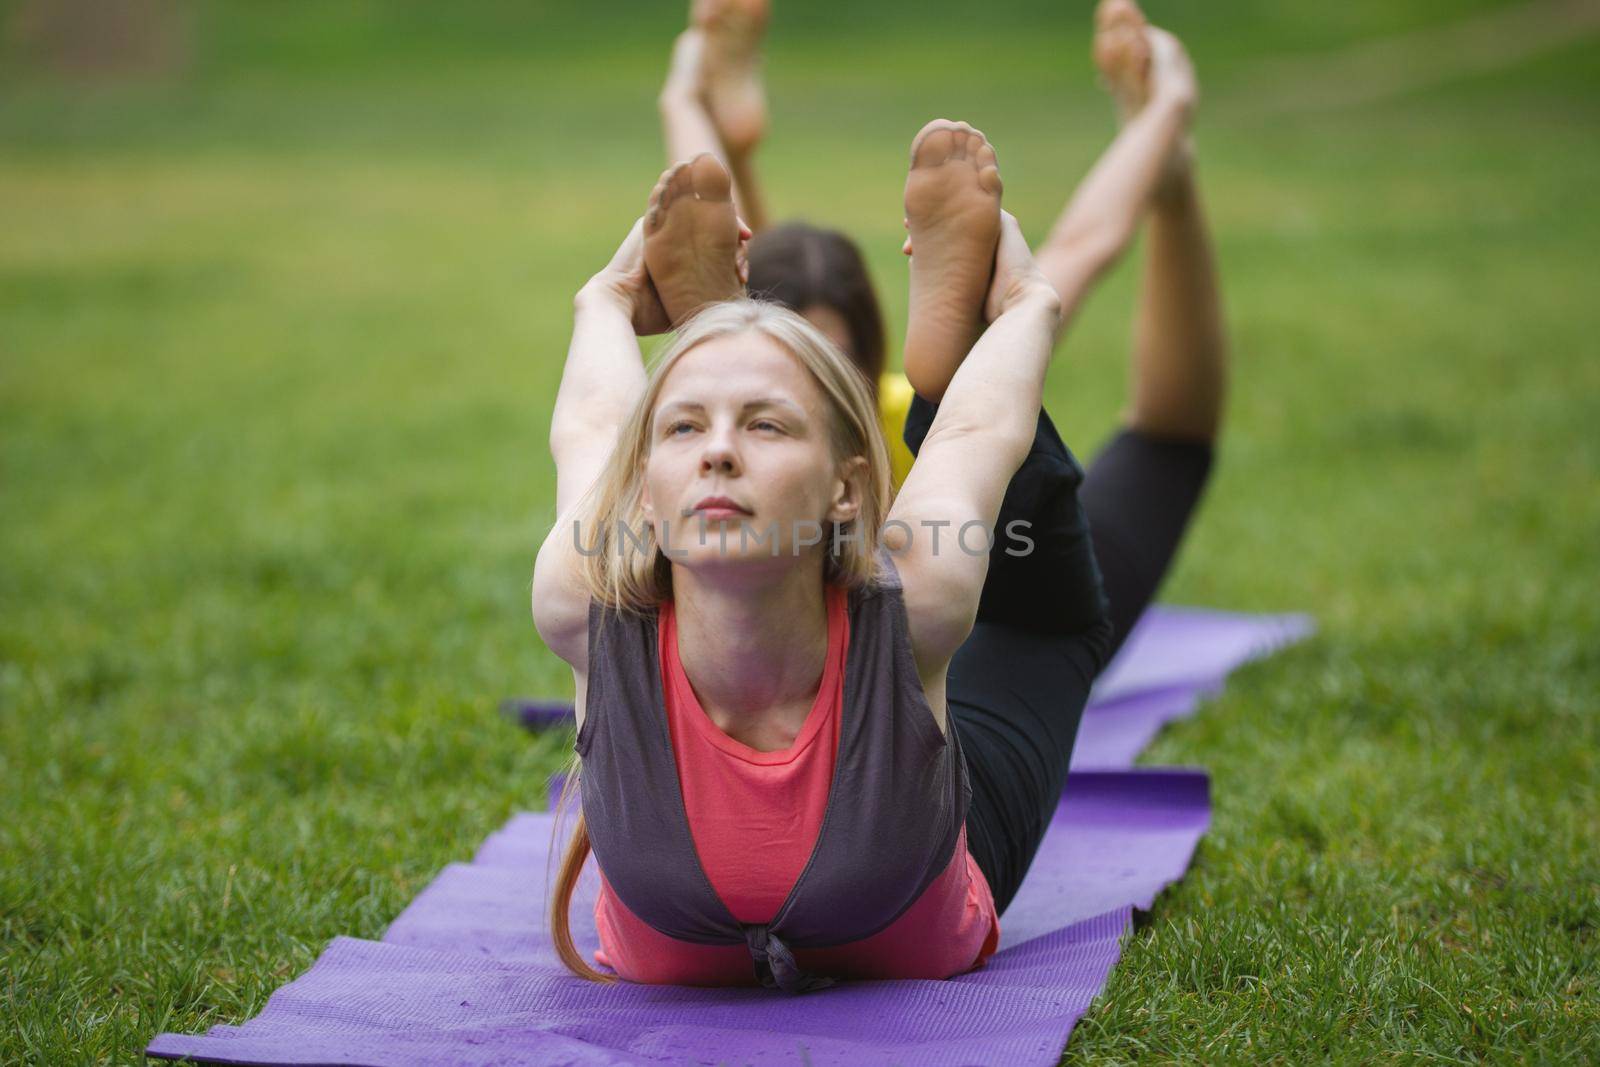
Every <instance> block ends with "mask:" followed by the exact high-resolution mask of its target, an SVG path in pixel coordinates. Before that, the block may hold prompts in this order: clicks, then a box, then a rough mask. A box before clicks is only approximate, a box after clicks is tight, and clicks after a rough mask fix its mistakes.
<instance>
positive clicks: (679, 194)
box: [644, 152, 750, 325]
mask: <svg viewBox="0 0 1600 1067" xmlns="http://www.w3.org/2000/svg"><path fill="white" fill-rule="evenodd" d="M732 188H733V183H732V179H731V178H729V176H728V171H727V169H726V168H724V167H723V165H722V164H721V163H720V162H718V161H717V157H715V156H713V155H712V154H711V153H709V152H702V153H701V154H700V155H698V156H695V157H694V158H693V159H691V160H689V161H688V162H687V163H678V164H676V165H674V166H671V167H668V168H667V169H666V171H664V172H663V173H662V175H661V180H660V181H658V182H656V187H655V188H654V189H652V190H651V191H650V207H649V210H648V211H647V212H646V213H645V217H644V262H645V267H646V269H648V270H649V272H650V280H651V281H652V282H653V283H654V284H655V287H656V292H657V293H658V294H659V295H660V297H661V306H662V307H663V308H665V309H666V312H667V316H668V317H669V318H670V319H671V320H672V323H673V325H677V324H678V323H680V322H682V321H683V320H684V319H686V318H688V317H689V316H690V315H692V314H693V313H694V312H695V311H697V310H699V309H700V308H701V307H703V306H704V305H706V304H711V303H715V302H716V301H719V300H731V299H733V298H734V297H736V296H739V295H741V294H742V293H743V292H744V278H745V277H746V276H747V271H748V269H749V268H748V267H747V266H746V265H745V263H744V261H743V258H742V257H743V251H744V241H745V240H747V239H748V238H749V235H750V234H749V231H748V230H746V229H745V228H744V226H743V224H742V223H740V221H739V217H738V215H737V214H735V213H734V210H733V193H732Z"/></svg>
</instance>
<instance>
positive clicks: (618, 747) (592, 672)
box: [575, 549, 972, 993]
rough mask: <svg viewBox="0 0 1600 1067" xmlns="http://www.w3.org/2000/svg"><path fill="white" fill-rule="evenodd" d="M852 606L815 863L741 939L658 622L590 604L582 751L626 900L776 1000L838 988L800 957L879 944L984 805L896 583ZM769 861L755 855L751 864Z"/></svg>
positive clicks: (611, 866)
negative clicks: (714, 864)
mask: <svg viewBox="0 0 1600 1067" xmlns="http://www.w3.org/2000/svg"><path fill="white" fill-rule="evenodd" d="M878 560H879V564H878V566H879V573H878V576H877V578H876V579H875V580H874V581H873V582H872V583H871V584H870V585H868V586H866V587H863V588H860V589H855V590H852V591H851V592H850V593H849V597H848V611H849V618H850V645H849V648H848V650H847V652H846V659H845V669H844V704H843V707H842V708H841V709H840V715H841V721H840V730H839V752H838V761H837V764H836V766H835V768H834V774H833V782H832V785H831V786H830V788H829V790H828V801H827V807H826V808H825V810H824V814H823V818H822V828H821V831H820V832H819V833H818V835H817V841H816V845H815V847H814V848H813V850H812V853H811V857H810V859H809V860H808V861H807V862H806V865H805V867H804V868H803V869H802V870H801V872H800V876H799V878H798V879H797V880H796V881H795V884H794V887H793V888H792V889H791V890H790V892H789V896H788V897H787V898H786V899H785V900H784V902H783V904H782V906H780V907H779V908H778V911H777V913H776V914H775V915H774V916H773V917H772V919H771V921H770V922H766V923H741V922H739V921H738V920H737V919H735V918H734V917H733V915H732V913H730V912H729V911H728V909H727V906H726V905H724V904H723V902H722V898H721V897H719V896H718V895H717V892H716V890H715V889H713V888H712V886H711V882H710V880H709V879H708V878H707V877H706V874H705V870H704V868H702V867H701V865H700V858H699V855H698V853H696V851H695V846H694V839H693V838H692V837H691V835H690V832H689V822H688V817H687V815H686V813H685V809H684V803H683V793H682V790H681V788H680V786H679V783H678V770H677V765H676V763H675V762H674V760H673V754H672V741H671V735H670V734H669V732H668V728H667V713H666V697H665V694H664V691H663V688H662V679H661V669H660V660H659V658H658V656H659V652H658V649H657V643H658V642H657V631H656V625H657V618H658V615H659V612H657V611H656V610H651V611H649V612H647V613H645V614H636V613H632V612H617V611H613V610H610V609H607V608H604V607H602V606H601V605H600V604H599V603H598V602H597V601H594V600H591V601H590V604H589V689H588V696H587V700H586V704H585V712H584V721H583V729H582V730H581V731H580V732H579V735H578V737H577V741H576V746H575V747H576V748H577V751H578V754H579V756H581V757H582V760H583V762H582V766H581V771H580V773H579V784H580V787H581V791H582V797H583V813H584V821H585V823H586V824H587V826H588V830H589V841H590V845H591V847H592V848H593V850H594V854H595V859H596V860H597V861H598V862H599V864H600V868H601V870H603V871H604V872H605V875H606V880H607V881H608V882H609V883H610V885H611V889H612V891H613V892H614V893H616V895H617V897H618V899H620V900H621V901H622V903H623V904H624V905H626V906H627V908H628V910H629V911H631V912H633V913H634V914H635V915H637V916H638V917H639V918H640V919H641V920H643V921H644V922H646V923H648V924H649V925H650V926H652V927H653V928H655V929H656V930H658V931H660V932H661V933H663V934H666V935H667V936H668V937H673V938H677V939H678V940H681V941H690V942H694V943H696V944H705V945H726V944H743V945H745V946H746V947H748V948H749V950H750V957H751V961H752V963H753V964H754V966H755V973H756V977H757V978H758V979H759V980H760V981H761V984H762V985H764V986H766V987H768V988H769V989H782V990H785V991H786V992H790V993H804V992H807V991H810V990H813V989H821V988H824V987H826V986H830V985H832V984H833V983H834V981H835V979H834V978H832V977H830V976H827V975H821V974H811V973H807V972H805V971H802V970H801V969H800V967H799V966H798V964H797V963H796V961H795V957H794V954H793V952H792V951H791V949H792V948H824V947H829V946H834V945H843V944H847V943H849V942H852V941H858V940H860V939H862V938H865V937H870V936H872V935H873V934H875V933H877V932H878V931H880V930H882V929H884V928H885V927H887V926H888V925H889V924H890V923H892V922H893V921H894V920H895V919H897V918H899V917H900V915H901V914H902V913H903V912H904V911H905V910H906V909H907V908H908V907H910V906H911V904H912V903H913V902H914V901H915V900H916V899H917V897H919V896H920V895H921V894H922V892H923V891H924V890H925V889H927V888H928V886H929V885H930V884H932V882H933V880H934V879H935V878H937V877H938V876H939V874H940V873H941V872H943V871H944V869H945V868H946V867H947V866H948V865H949V863H950V860H951V857H952V856H953V854H954V852H955V846H956V841H957V838H958V836H959V834H960V832H961V827H962V825H963V824H964V823H965V822H966V818H967V807H968V805H969V804H970V803H971V799H972V785H971V783H970V781H969V780H968V777H967V763H966V760H965V759H964V758H963V757H962V753H961V743H960V739H959V737H958V735H957V734H956V731H955V729H954V726H953V725H952V726H951V728H950V729H949V731H948V733H941V732H940V730H939V724H938V723H936V722H935V721H934V718H933V711H932V709H931V708H930V707H929V706H928V701H927V697H926V696H925V695H924V693H923V690H922V682H921V679H920V677H919V676H918V674H917V668H916V663H915V661H914V660H913V658H912V651H911V641H910V637H909V633H908V630H907V624H906V611H905V598H904V594H903V592H902V589H901V585H900V577H899V572H898V570H897V569H896V568H895V566H894V562H893V560H892V559H891V558H890V556H889V553H888V552H887V551H886V550H883V549H880V550H879V555H878ZM760 847H761V842H760V841H754V840H753V841H751V842H750V848H751V849H758V848H760Z"/></svg>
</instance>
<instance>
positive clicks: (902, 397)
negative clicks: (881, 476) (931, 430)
mask: <svg viewBox="0 0 1600 1067" xmlns="http://www.w3.org/2000/svg"><path fill="white" fill-rule="evenodd" d="M915 395H916V393H915V391H914V390H913V389H912V388H911V383H910V382H908V381H907V380H906V376H905V375H904V374H895V373H893V372H890V373H886V374H884V376H883V377H881V378H879V379H878V422H879V424H880V425H881V426H882V427H883V436H884V437H885V438H887V439H888V443H889V469H890V472H891V478H892V481H893V483H894V491H895V492H896V493H898V492H900V486H901V485H902V484H903V483H904V482H905V480H906V475H907V474H910V473H911V461H912V460H913V459H915V458H916V457H915V456H913V455H912V454H911V449H909V448H907V447H906V439H905V430H906V415H907V414H908V413H909V412H910V411H911V398H912V397H913V396H915Z"/></svg>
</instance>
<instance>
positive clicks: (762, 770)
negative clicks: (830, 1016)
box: [594, 585, 1000, 985]
mask: <svg viewBox="0 0 1600 1067" xmlns="http://www.w3.org/2000/svg"><path fill="white" fill-rule="evenodd" d="M827 608H828V653H827V659H826V661H825V663H824V666H823V671H822V685H821V687H820V689H819V690H818V692H817V699H816V701H815V703H813V704H812V707H811V711H810V713H809V715H808V716H807V718H806V721H805V725H804V726H802V727H801V730H800V733H799V735H798V736H797V737H796V738H795V741H794V744H793V745H792V746H790V747H789V748H786V749H782V750H779V751H776V752H762V751H759V750H757V749H753V748H751V747H749V746H748V745H745V744H743V743H742V742H739V741H736V740H734V739H733V738H732V737H729V736H728V735H727V734H726V733H724V732H723V731H722V730H721V729H720V728H719V727H718V726H717V725H716V724H715V723H714V722H712V721H711V719H710V717H709V716H707V715H706V713H705V710H704V709H703V708H702V707H701V706H700V701H699V699H698V698H697V697H696V696H695V693H694V689H693V687H692V686H690V684H689V679H688V677H687V676H686V675H685V674H684V671H683V663H682V661H681V660H680V658H679V656H678V629H677V617H676V615H675V614H674V612H673V606H672V604H671V603H670V602H669V603H667V604H664V605H662V607H661V611H660V616H659V622H658V634H659V638H660V639H659V641H658V647H659V649H660V654H661V678H662V682H663V685H662V690H663V692H664V695H665V697H666V709H667V724H668V729H669V732H670V734H671V738H672V750H673V756H674V759H675V761H676V763H677V769H678V782H679V785H680V786H681V788H682V791H683V803H684V808H685V810H686V813H687V815H688V820H689V828H690V833H691V836H692V837H693V838H694V845H695V851H696V852H697V853H698V855H699V857H700V863H701V866H702V867H703V868H704V869H705V872H706V877H707V878H708V879H709V880H710V881H711V885H712V888H713V889H714V890H715V891H716V893H717V896H718V897H720V898H721V900H722V902H723V904H724V905H725V906H726V907H727V908H728V910H729V911H730V912H731V913H732V914H733V916H734V918H736V919H738V920H739V921H740V922H753V923H759V922H766V921H768V920H770V919H771V918H772V917H773V916H774V915H775V914H776V913H777V911H778V908H779V907H780V906H782V904H783V902H784V900H785V898H786V897H787V896H788V895H789V891H790V889H791V888H793V886H794V884H795V881H796V880H797V879H798V878H799V877H800V872H801V871H802V869H803V868H804V867H805V865H806V862H807V860H808V859H810V857H811V853H812V850H813V848H814V847H815V845H816V842H817V836H818V834H819V833H820V832H821V829H822V816H823V811H824V810H825V808H826V807H827V802H828V791H829V788H830V786H831V784H832V781H833V773H834V761H835V758H836V756H837V754H838V749H839V723H840V709H841V705H842V701H843V697H844V667H845V654H846V652H847V650H848V648H849V642H850V619H849V614H848V612H847V610H846V594H845V592H844V590H842V589H839V588H837V587H835V586H831V585H830V586H828V587H827ZM753 842H760V844H761V847H760V848H753V847H751V846H752V843H753ZM595 924H596V926H597V927H598V930H599V934H600V948H599V950H598V951H597V952H596V953H595V956H594V958H595V961H596V962H597V963H599V964H601V965H602V966H607V967H611V968H613V969H614V970H615V971H616V972H617V974H618V975H619V976H621V977H623V978H626V979H629V980H631V981H636V982H651V983H675V984H679V985H759V984H760V983H759V982H758V981H757V980H756V978H755V976H754V974H753V973H752V971H751V967H750V952H749V950H748V949H747V948H746V947H745V946H744V945H739V944H733V945H702V944H695V943H693V942H689V941H681V940H678V939H677V938H673V937H669V936H667V935H666V934H663V933H661V932H660V931H658V930H656V929H655V928H654V927H652V926H650V925H649V924H647V923H646V922H644V921H643V920H642V919H640V918H638V917H637V916H636V915H634V914H633V913H632V912H631V911H629V910H628V908H627V907H626V905H624V904H623V903H622V902H621V901H620V900H619V899H618V898H617V897H616V895H615V894H614V893H613V892H612V890H611V886H610V884H609V883H608V882H607V881H606V879H605V874H604V872H603V871H602V872H601V875H600V895H599V899H598V900H597V901H596V902H595ZM999 941H1000V921H999V917H998V916H997V914H996V913H995V907H994V896H993V894H992V893H991V892H990V889H989V883H988V881H987V880H986V879H985V878H984V876H983V872H982V871H980V870H979V869H978V865H977V863H976V861H974V860H973V858H972V854H971V852H970V851H969V850H968V848H967V843H966V831H965V829H963V830H962V831H961V836H960V839H959V840H958V841H957V844H956V849H955V852H954V854H953V856H952V858H951V861H950V864H949V866H947V867H946V868H945V870H944V871H943V873H941V874H940V875H939V876H938V877H937V878H936V879H934V881H933V882H932V883H931V884H929V886H928V887H927V889H925V890H924V891H923V892H922V895H921V896H919V897H918V898H917V899H916V901H915V902H914V903H912V905H911V906H910V907H909V908H907V909H906V911H905V912H904V913H903V914H901V915H900V917H899V918H897V919H896V920H894V921H893V922H892V923H890V924H889V925H888V926H887V927H885V928H883V929H882V930H880V931H878V932H877V933H876V934H873V935H872V936H871V937H868V938H864V939H862V940H860V941H853V942H850V943H848V944H844V945H836V946H832V947H829V948H796V949H795V957H796V960H797V962H798V963H799V965H800V966H801V967H802V968H805V969H807V970H813V969H814V970H817V971H821V972H825V973H828V974H834V975H838V976H839V977H849V978H948V977H951V976H952V975H956V974H961V973H963V972H965V971H969V970H971V969H973V968H974V967H977V966H981V965H982V964H983V962H984V961H985V960H987V959H988V958H989V957H990V956H991V955H993V954H994V951H995V949H996V948H997V947H998V945H999Z"/></svg>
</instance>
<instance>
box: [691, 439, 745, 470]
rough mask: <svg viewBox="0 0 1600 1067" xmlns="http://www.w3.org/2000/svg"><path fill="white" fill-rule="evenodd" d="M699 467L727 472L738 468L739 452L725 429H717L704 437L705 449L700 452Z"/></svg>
mask: <svg viewBox="0 0 1600 1067" xmlns="http://www.w3.org/2000/svg"><path fill="white" fill-rule="evenodd" d="M700 467H701V469H702V470H706V471H713V470H715V471H724V472H729V473H731V472H734V471H737V470H738V469H739V452H738V449H736V448H734V446H733V441H732V439H731V437H730V436H729V434H728V432H727V431H725V430H719V431H717V432H714V433H711V434H709V435H708V436H707V437H706V444H705V450H704V451H702V452H701V453H700Z"/></svg>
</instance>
